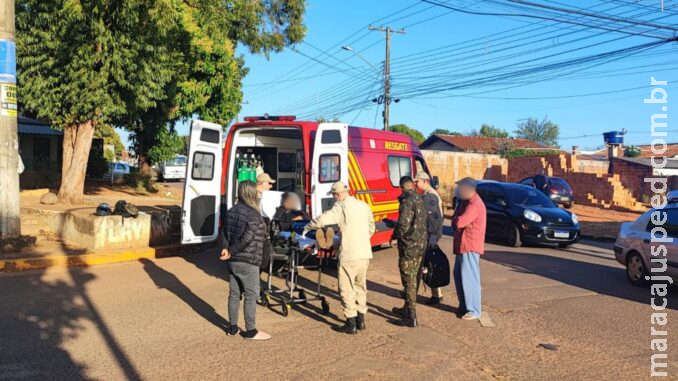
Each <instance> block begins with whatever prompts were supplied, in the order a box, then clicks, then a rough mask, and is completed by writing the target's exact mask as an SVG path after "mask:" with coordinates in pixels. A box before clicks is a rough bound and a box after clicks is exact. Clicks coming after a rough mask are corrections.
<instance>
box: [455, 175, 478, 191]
mask: <svg viewBox="0 0 678 381" xmlns="http://www.w3.org/2000/svg"><path fill="white" fill-rule="evenodd" d="M456 184H457V185H458V186H460V187H461V186H467V187H471V188H473V189H475V188H476V187H477V186H478V182H477V181H476V180H475V179H474V178H473V177H464V178H463V179H461V180H459V181H457V182H456Z"/></svg>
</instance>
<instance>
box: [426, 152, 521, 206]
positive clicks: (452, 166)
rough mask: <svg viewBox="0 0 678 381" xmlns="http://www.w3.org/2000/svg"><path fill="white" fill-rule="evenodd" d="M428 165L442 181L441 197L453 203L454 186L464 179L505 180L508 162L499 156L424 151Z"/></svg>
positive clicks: (433, 173)
mask: <svg viewBox="0 0 678 381" xmlns="http://www.w3.org/2000/svg"><path fill="white" fill-rule="evenodd" d="M422 153H423V155H424V159H425V160H426V165H428V168H429V170H430V171H431V174H432V175H433V176H438V178H439V179H440V188H439V192H440V196H441V197H442V199H443V201H444V202H446V203H450V202H451V197H452V190H453V189H454V184H455V182H457V181H458V180H461V179H463V178H464V177H473V178H474V179H491V180H505V179H506V174H507V170H508V162H507V160H506V159H503V158H501V157H500V156H499V155H490V154H480V153H466V152H448V151H435V150H423V151H422Z"/></svg>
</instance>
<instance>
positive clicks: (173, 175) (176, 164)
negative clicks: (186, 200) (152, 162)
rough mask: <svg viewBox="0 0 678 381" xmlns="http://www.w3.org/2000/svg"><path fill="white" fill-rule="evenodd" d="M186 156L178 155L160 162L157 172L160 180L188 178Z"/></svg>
mask: <svg viewBox="0 0 678 381" xmlns="http://www.w3.org/2000/svg"><path fill="white" fill-rule="evenodd" d="M186 162H187V161H186V156H184V155H176V156H175V157H174V158H173V159H171V160H165V161H163V162H161V163H160V164H158V167H157V169H156V172H157V174H158V180H160V181H167V180H184V179H186Z"/></svg>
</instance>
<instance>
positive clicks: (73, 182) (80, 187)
mask: <svg viewBox="0 0 678 381" xmlns="http://www.w3.org/2000/svg"><path fill="white" fill-rule="evenodd" d="M93 136H94V122H93V121H91V120H90V121H87V122H85V123H82V124H78V125H74V126H71V127H68V128H65V129H64V143H63V151H64V152H63V163H62V165H61V186H60V187H59V201H61V202H63V203H68V204H82V203H83V202H84V200H85V195H84V191H85V173H86V171H87V160H88V159H89V151H90V149H91V148H92V137H93Z"/></svg>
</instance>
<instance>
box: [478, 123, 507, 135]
mask: <svg viewBox="0 0 678 381" xmlns="http://www.w3.org/2000/svg"><path fill="white" fill-rule="evenodd" d="M480 136H485V137H489V138H508V137H509V133H508V132H507V131H506V130H502V129H501V128H497V127H495V126H493V125H491V124H485V123H483V124H482V125H481V126H480Z"/></svg>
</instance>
